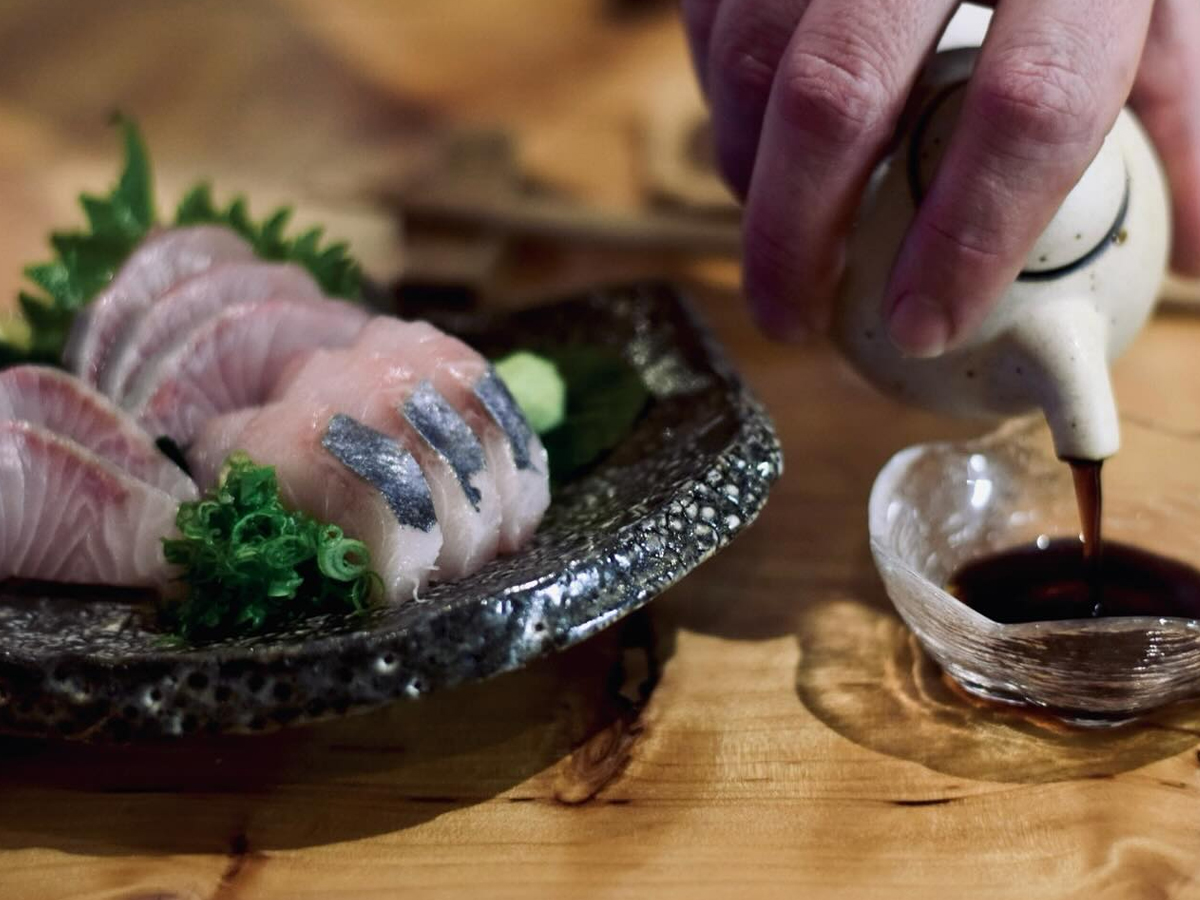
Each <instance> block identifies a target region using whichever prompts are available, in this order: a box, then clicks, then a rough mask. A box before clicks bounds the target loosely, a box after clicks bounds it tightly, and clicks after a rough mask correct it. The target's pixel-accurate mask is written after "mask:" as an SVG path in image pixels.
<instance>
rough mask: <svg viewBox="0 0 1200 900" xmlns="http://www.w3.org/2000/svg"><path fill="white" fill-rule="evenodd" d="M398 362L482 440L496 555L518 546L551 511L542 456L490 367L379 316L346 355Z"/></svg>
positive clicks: (436, 335)
mask: <svg viewBox="0 0 1200 900" xmlns="http://www.w3.org/2000/svg"><path fill="white" fill-rule="evenodd" d="M350 352H351V353H352V354H354V355H356V356H360V357H363V358H366V357H370V356H379V357H382V358H386V359H392V360H396V361H398V362H397V364H402V365H403V366H405V367H408V368H410V369H411V370H413V371H415V372H419V373H421V375H422V376H423V377H424V378H427V379H428V380H429V381H430V383H431V384H432V385H433V387H434V388H435V389H436V390H437V391H438V393H440V394H441V395H442V396H443V397H445V398H446V399H447V400H448V401H450V403H451V404H452V405H453V406H454V407H455V408H456V409H457V410H458V411H459V413H460V414H462V416H463V418H464V419H466V421H467V424H468V425H470V426H471V428H472V430H473V431H474V432H475V434H476V435H477V436H478V437H479V440H480V443H482V444H483V449H484V454H485V456H486V458H487V467H488V469H489V471H490V472H491V473H492V476H493V477H494V478H495V480H496V488H497V491H498V492H499V494H500V508H501V522H500V551H501V552H502V553H508V552H512V551H514V550H517V549H519V548H520V547H522V546H523V545H524V544H525V543H526V542H527V541H528V540H529V539H530V538H531V537H532V536H533V533H534V532H535V531H536V530H537V527H538V525H539V524H540V522H541V520H542V516H543V515H544V514H545V512H546V508H547V507H548V506H549V505H550V469H549V463H548V460H547V457H546V449H545V447H543V446H542V442H541V441H540V440H539V439H538V437H537V435H536V434H534V433H533V430H532V429H531V428H530V427H529V424H528V423H527V422H526V421H525V417H524V415H523V414H522V413H521V410H520V407H518V406H517V404H516V401H515V400H513V398H512V395H511V394H509V392H508V389H507V388H506V387H505V386H504V382H503V381H501V380H500V377H499V376H498V375H496V373H495V371H494V370H493V369H492V367H491V366H490V365H489V364H488V362H487V360H485V359H484V358H483V357H481V356H480V355H479V354H478V353H476V352H475V351H474V350H472V349H471V348H470V347H468V346H467V345H466V344H464V343H463V342H462V341H460V340H458V339H456V338H453V337H451V336H449V335H447V334H444V333H442V332H441V331H438V330H437V329H436V328H434V327H433V326H432V325H429V324H428V323H426V322H403V321H401V320H399V319H391V318H386V317H379V318H376V319H374V320H372V321H371V323H370V324H368V325H367V327H366V328H364V329H363V331H362V334H361V335H360V336H359V337H358V339H357V340H356V341H355V342H354V344H353V345H352V346H351V348H350Z"/></svg>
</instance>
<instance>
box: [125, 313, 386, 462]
mask: <svg viewBox="0 0 1200 900" xmlns="http://www.w3.org/2000/svg"><path fill="white" fill-rule="evenodd" d="M368 318H369V316H368V314H367V313H366V312H365V311H364V310H362V309H360V308H359V307H356V306H352V305H351V304H349V303H344V302H342V301H338V300H306V301H296V300H283V299H275V300H264V301H262V302H261V303H247V304H238V305H236V306H230V307H226V308H225V309H224V310H222V311H221V313H220V314H219V315H217V316H215V317H214V318H212V319H209V320H208V321H207V322H205V323H204V324H203V325H201V326H200V327H199V328H197V329H195V330H194V331H192V333H191V334H190V335H189V336H188V338H187V340H186V341H184V342H183V343H182V344H181V345H180V346H178V347H176V348H175V349H174V350H172V351H171V353H170V354H168V355H167V356H166V357H165V358H164V359H163V360H162V361H161V362H160V363H159V364H158V365H157V366H155V367H154V368H153V370H150V371H148V372H147V373H146V377H145V378H144V379H143V380H142V381H141V382H140V383H139V384H137V385H135V386H133V388H132V389H131V392H130V395H129V400H128V409H129V410H130V412H131V413H132V415H133V417H134V418H135V419H137V421H138V422H139V423H140V424H141V426H142V427H143V428H145V429H146V430H147V431H148V432H150V434H151V435H153V436H155V437H158V436H162V435H165V436H166V437H169V438H171V440H173V441H174V442H175V443H176V444H178V445H179V446H180V447H186V446H187V445H188V444H189V443H191V441H192V439H193V438H194V437H195V436H196V434H197V433H198V432H199V430H200V428H201V426H202V425H203V424H204V423H205V422H206V421H208V420H209V419H211V418H213V417H214V416H218V415H220V414H221V413H226V412H232V411H234V410H237V409H244V408H246V407H248V406H257V405H259V404H261V403H262V402H263V400H264V399H265V398H266V397H267V395H268V393H269V392H270V390H271V387H272V385H273V384H274V383H275V380H276V379H277V378H278V377H279V373H280V371H281V370H282V369H283V368H284V367H285V366H286V365H287V364H288V362H289V361H290V360H291V359H293V358H294V357H295V356H297V355H298V354H301V353H307V352H309V351H311V350H313V349H315V348H317V347H338V346H344V345H346V344H349V343H350V342H351V341H352V340H354V337H355V336H356V335H357V334H358V332H359V331H360V330H361V329H362V327H363V324H364V323H365V322H366V321H367V319H368Z"/></svg>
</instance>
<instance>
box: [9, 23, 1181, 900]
mask: <svg viewBox="0 0 1200 900" xmlns="http://www.w3.org/2000/svg"><path fill="white" fill-rule="evenodd" d="M689 79H690V72H689V70H688V67H687V62H686V58H685V54H684V45H683V41H682V37H681V34H680V31H679V28H678V24H677V22H676V21H675V20H674V11H673V5H672V4H662V3H652V2H643V3H638V2H624V3H616V2H594V0H527V2H518V0H469V2H468V0H453V2H446V0H405V2H403V3H397V2H393V0H341V2H339V3H337V4H332V3H325V2H322V0H275V2H267V0H196V2H192V3H188V4H182V3H162V2H157V3H156V2H153V0H113V2H110V3H104V4H80V3H77V2H70V0H29V2H16V0H9V2H7V3H4V4H2V5H0V225H3V226H5V227H4V228H3V233H4V236H5V240H4V241H3V242H2V243H0V291H2V292H3V296H5V297H7V296H9V295H11V294H12V293H14V292H15V289H16V287H17V285H18V283H19V280H20V266H21V265H22V264H23V263H24V262H26V261H28V260H31V259H36V258H38V256H39V254H41V253H42V252H43V240H44V232H45V231H46V230H48V229H49V228H50V227H51V226H54V225H58V226H63V225H69V224H71V223H73V222H75V221H77V214H76V212H75V211H74V208H73V206H72V204H73V196H74V194H75V193H76V191H77V190H78V189H79V188H80V187H85V186H89V185H90V186H95V187H100V186H102V185H103V184H105V183H107V182H108V181H109V180H110V179H111V174H110V173H111V172H112V168H113V160H114V157H115V142H114V140H113V137H112V134H111V132H110V130H109V129H108V128H107V126H106V125H105V119H106V116H107V115H108V113H109V112H110V111H111V110H112V109H114V108H120V109H124V110H127V111H130V112H132V113H134V114H135V115H137V116H138V117H139V118H140V120H141V121H142V123H143V126H144V128H145V131H146V133H147V136H148V138H149V140H150V142H151V146H152V149H153V151H154V154H155V156H156V158H157V159H158V161H159V171H160V173H161V177H160V187H161V196H162V197H163V199H164V201H166V200H169V199H170V198H172V197H177V196H178V194H179V190H180V188H182V187H183V186H184V182H185V181H186V180H187V179H188V178H190V177H191V176H192V175H194V174H197V173H202V174H208V175H211V176H213V177H214V179H215V180H216V181H217V183H218V185H222V186H227V187H228V189H229V190H232V189H234V188H247V189H250V190H252V192H253V195H254V196H255V197H256V198H263V202H264V203H265V202H267V201H270V200H274V199H276V198H279V197H288V196H291V197H293V198H295V200H296V201H297V202H298V205H299V207H300V210H301V212H302V213H303V215H304V216H306V217H308V218H310V219H313V220H316V219H320V220H323V221H327V222H329V223H330V226H331V230H332V231H334V232H335V233H337V234H341V235H345V236H348V237H350V238H352V239H353V241H354V243H355V246H356V248H357V249H358V251H359V252H360V253H361V255H362V256H363V258H364V259H365V260H366V261H367V264H368V266H369V267H370V268H371V270H372V271H373V272H376V273H380V274H386V273H390V272H391V271H393V270H394V269H395V268H396V267H397V265H398V262H399V260H401V259H402V258H403V252H402V250H401V246H400V242H399V241H400V232H399V229H398V228H397V224H396V221H395V218H394V216H393V215H391V214H390V213H389V210H388V207H387V204H386V203H384V202H382V201H381V200H380V198H381V197H383V196H385V195H386V194H387V191H388V187H389V185H393V184H394V183H395V182H396V180H397V179H399V178H401V177H402V176H403V173H404V172H405V170H406V167H408V166H410V165H411V164H412V160H413V159H414V158H415V156H416V155H419V154H418V152H417V151H418V150H419V149H420V148H421V147H422V146H424V145H425V143H426V142H427V141H428V139H429V137H430V135H434V134H438V133H444V132H445V131H446V130H447V129H450V128H457V127H460V126H463V125H497V124H499V125H503V126H504V127H505V128H507V129H509V130H511V132H512V133H513V135H514V136H515V138H516V140H517V142H518V149H519V157H520V160H521V163H522V165H523V166H524V167H526V168H527V170H528V171H529V172H531V173H534V174H535V175H536V176H537V177H538V178H539V179H540V180H542V181H544V182H545V183H547V184H550V185H553V186H554V187H556V188H557V189H559V190H561V191H563V192H567V193H570V194H571V195H573V196H574V197H577V198H579V199H580V200H581V201H583V202H586V203H589V204H593V205H596V206H599V207H603V208H606V209H616V210H619V209H630V208H633V207H635V206H636V205H637V204H638V203H639V197H640V193H639V190H640V189H639V186H638V184H639V182H638V171H637V170H638V162H637V151H636V149H635V146H636V141H635V140H634V138H633V136H634V133H635V132H636V130H637V127H638V122H639V121H640V119H639V116H640V115H641V110H643V108H644V106H645V104H646V102H647V98H648V97H652V96H655V95H656V92H661V91H664V90H674V91H678V92H681V93H680V96H684V95H685V94H686V92H688V91H691V90H694V89H693V88H691V87H690V80H689ZM523 266H524V267H523V268H522V269H521V273H522V276H523V279H524V280H523V283H524V284H525V285H526V286H527V287H528V286H529V285H534V286H536V287H537V288H539V289H544V290H547V291H551V290H555V289H558V288H559V287H563V286H567V285H571V284H578V283H581V282H586V281H587V280H589V279H592V278H596V277H606V278H613V277H618V276H625V275H630V276H632V275H640V274H648V273H656V274H666V275H669V276H671V277H677V278H681V279H687V280H688V281H689V282H690V283H691V284H693V285H694V286H695V289H696V293H697V296H698V297H700V298H701V303H702V308H703V311H704V314H705V315H706V317H707V318H708V319H709V321H710V322H711V323H712V324H713V325H714V327H715V328H716V330H717V332H718V334H719V335H720V337H721V338H722V339H723V340H724V341H725V342H726V343H727V345H728V346H729V347H730V348H731V350H732V352H733V354H734V356H735V357H736V358H737V359H738V360H739V362H740V364H741V366H742V369H743V371H744V372H745V374H746V377H747V378H748V380H749V381H750V382H751V384H752V385H753V386H754V387H755V389H756V390H757V391H758V392H759V393H760V395H761V396H762V397H763V399H764V400H765V401H766V402H767V404H768V405H769V406H770V408H771V409H772V410H773V412H774V415H775V417H776V421H777V423H778V427H779V431H780V435H781V438H782V440H783V444H784V448H785V453H786V458H787V472H786V474H785V476H784V477H783V479H782V481H781V482H780V483H779V485H778V487H777V488H776V490H775V492H774V494H773V495H772V499H771V502H770V504H769V506H768V508H767V509H766V511H765V512H764V513H763V515H762V516H761V518H760V520H759V521H758V523H757V524H756V525H755V526H754V527H753V529H751V530H750V531H749V532H748V533H747V534H746V535H745V536H744V537H742V538H741V539H739V540H738V541H737V542H736V543H735V544H734V545H733V546H731V547H730V548H729V549H728V550H727V551H725V552H724V553H722V554H721V555H720V556H719V557H718V558H716V559H714V560H713V561H711V562H710V563H708V564H706V565H705V567H704V568H703V569H702V571H701V572H700V573H698V574H697V575H695V576H693V577H691V578H688V579H686V580H685V581H684V582H683V583H682V584H680V585H679V586H677V587H676V588H674V589H672V590H671V591H670V592H668V593H667V594H666V595H664V596H663V597H662V598H660V599H659V600H657V601H655V602H654V603H653V604H652V605H651V607H649V609H648V610H647V612H646V613H645V614H644V615H639V616H635V617H633V618H632V619H630V620H629V621H628V622H627V623H626V624H625V625H623V626H618V627H614V628H612V629H610V630H609V631H608V632H606V633H604V634H602V635H601V636H599V637H597V638H595V639H593V640H592V641H590V642H588V643H586V644H584V645H581V646H579V647H577V648H575V649H573V650H571V651H569V652H567V653H564V654H561V655H559V656H556V657H554V658H550V659H546V660H543V661H542V662H540V663H538V664H536V665H533V666H531V667H530V668H528V669H526V670H524V671H521V672H517V673H514V674H511V675H507V676H503V677H500V678H497V679H495V680H493V681H491V682H488V683H484V684H479V685H474V686H470V687H467V688H464V689H460V690H455V691H451V692H447V693H445V694H443V695H440V696H434V697H431V698H429V699H428V700H423V701H420V702H417V703H408V704H402V705H399V706H396V707H393V708H391V709H389V710H386V711H384V712H381V713H378V714H373V715H368V716H363V717H359V718H353V719H348V720H344V721H338V722H331V723H328V724H324V725H320V726H315V727H307V728H301V729H296V730H291V731H285V732H281V733H278V734H275V735H270V736H265V737H258V738H227V739H209V740H203V741H196V742H188V743H181V744H175V745H165V746H155V747H137V748H128V747H126V748H88V747H78V746H59V745H54V746H43V745H39V744H35V743H29V742H22V741H12V740H4V741H0V896H2V897H4V898H6V900H43V898H45V900H49V898H67V897H69V898H97V900H98V898H105V900H118V898H119V900H151V898H158V900H167V898H170V900H200V898H223V900H230V898H235V897H236V898H240V900H250V898H255V900H257V898H280V900H283V898H286V900H293V898H322V900H326V898H384V897H395V896H421V897H425V896H429V897H439V896H444V897H458V896H488V897H491V896H497V897H521V898H530V897H543V896H544V897H563V896H570V897H581V898H582V897H624V896H628V897H645V896H648V895H651V893H653V894H654V895H655V896H671V897H686V898H704V897H727V896H753V897H763V898H768V897H775V896H779V897H796V896H803V897H817V896H836V897H839V898H850V897H912V896H947V897H960V896H968V895H970V896H973V897H1023V898H1042V897H1046V898H1061V897H1069V896H1080V897H1099V896H1139V897H1140V896H1152V897H1168V896H1170V897H1176V896H1180V897H1182V896H1193V895H1195V896H1200V887H1198V886H1197V883H1196V881H1195V879H1194V877H1193V876H1194V874H1195V873H1196V871H1197V869H1198V867H1200V863H1197V859H1198V858H1200V856H1198V853H1200V824H1197V823H1198V821H1200V820H1198V819H1197V810H1198V807H1200V794H1198V791H1200V771H1198V759H1197V753H1196V746H1197V736H1198V735H1200V730H1198V729H1200V714H1198V713H1197V712H1196V711H1195V710H1187V709H1180V710H1173V711H1169V712H1164V713H1162V714H1160V715H1158V716H1156V717H1154V718H1153V719H1152V720H1151V721H1148V722H1146V723H1144V724H1142V725H1139V726H1136V727H1133V728H1128V729H1122V730H1119V731H1114V732H1109V733H1079V732H1069V731H1061V730H1055V729H1052V728H1048V727H1046V726H1045V725H1044V724H1040V723H1037V722H1032V721H1026V720H1025V719H1023V718H1021V717H1019V716H1016V715H1014V714H1011V713H1008V714H1006V713H1000V712H997V711H995V710H992V709H984V708H979V707H977V706H975V705H972V704H970V703H968V702H966V701H964V700H963V699H961V698H960V697H959V696H958V695H957V694H956V693H955V692H954V691H953V690H951V688H950V687H948V686H947V684H946V683H945V682H943V681H942V679H941V677H940V676H939V674H938V673H937V671H936V669H935V667H933V666H932V665H931V664H930V662H929V661H928V660H927V659H926V658H925V657H924V656H923V655H922V654H921V653H920V652H919V650H918V649H917V648H916V647H915V646H914V643H913V640H912V638H911V636H910V635H909V634H908V632H907V631H906V630H905V628H904V627H903V626H902V625H901V623H900V622H899V620H898V619H897V617H896V615H895V614H894V613H893V612H892V610H891V608H890V606H889V605H888V603H887V600H886V597H885V596H884V595H883V592H882V588H881V586H880V584H879V582H878V580H877V578H876V575H875V573H874V571H873V568H872V566H871V563H870V559H869V555H868V551H867V544H866V538H865V531H866V498H867V493H868V490H869V487H870V484H871V481H872V478H873V477H874V475H875V473H876V472H877V471H878V469H879V467H880V466H881V465H882V464H883V462H884V461H885V460H886V459H887V458H888V456H889V455H890V454H891V453H893V452H895V451H896V450H897V449H899V448H900V447H902V446H905V445H907V444H910V443H912V442H915V441H920V440H926V439H930V438H933V437H945V436H955V435H963V434H967V433H968V432H969V431H970V429H969V427H968V426H965V425H962V424H959V423H952V422H947V421H945V420H940V419H937V418H934V417H932V416H929V415H925V414H923V413H919V412H915V411H911V410H906V409H901V408H899V407H897V406H895V405H893V404H892V403H890V402H889V401H887V400H884V399H882V398H880V397H878V396H876V395H875V394H873V393H872V392H871V391H870V390H868V389H867V388H866V387H865V386H864V385H863V384H862V383H861V382H860V381H859V380H858V379H857V378H856V377H855V376H853V375H852V374H851V373H850V372H849V371H848V370H847V369H846V368H845V367H844V366H843V365H842V364H841V363H840V362H839V361H838V360H837V359H836V358H835V357H834V355H833V354H832V353H831V352H830V351H829V350H828V348H826V347H824V346H821V345H814V346H808V347H801V348H783V347H777V346H773V345H771V344H769V343H767V342H766V341H764V340H763V339H761V338H760V337H759V336H758V335H756V333H755V332H754V330H753V329H752V328H751V326H750V324H749V323H748V321H747V318H746V316H745V315H744V313H743V310H742V308H741V305H740V303H739V302H738V299H737V297H736V293H735V292H734V291H733V290H732V289H731V285H732V284H734V283H735V282H736V267H735V266H734V265H732V264H731V263H729V262H725V263H721V262H713V261H703V260H695V259H692V258H688V257H686V256H684V255H681V254H666V253H662V252H657V253H653V252H647V251H643V252H631V251H620V250H616V249H612V248H609V249H607V250H604V251H602V252H601V251H597V250H595V249H593V248H588V247H586V246H577V247H574V248H569V249H560V250H559V251H558V252H555V253H551V254H546V253H544V252H543V253H542V254H540V255H536V254H535V258H533V259H530V260H528V261H527V262H526V263H524V264H523ZM517 281H521V279H517ZM503 294H504V291H503V290H498V291H497V292H496V295H497V296H498V297H501V298H502V295H503ZM1197 346H1200V322H1198V321H1196V320H1195V319H1193V318H1189V317H1184V316H1175V317H1168V316H1160V317H1159V318H1157V319H1156V320H1155V321H1154V322H1153V323H1152V325H1151V327H1150V328H1149V329H1148V331H1147V333H1146V334H1145V335H1144V337H1143V338H1142V339H1141V340H1140V341H1139V343H1138V344H1137V345H1136V347H1135V348H1134V349H1133V350H1132V352H1131V353H1130V354H1129V355H1128V357H1127V358H1126V359H1124V360H1123V361H1122V362H1121V363H1120V364H1119V366H1118V368H1117V389H1118V392H1119V395H1120V401H1121V403H1122V405H1123V408H1124V409H1126V410H1127V411H1129V412H1132V413H1135V414H1137V415H1139V416H1141V417H1143V418H1149V419H1152V420H1157V421H1167V420H1169V421H1170V422H1171V423H1172V424H1173V425H1174V426H1176V427H1180V428H1197V427H1200V391H1186V392H1185V391H1182V390H1172V388H1174V387H1175V386H1177V385H1194V384H1196V379H1197V377H1198V376H1200V354H1197V353H1196V352H1195V347H1197Z"/></svg>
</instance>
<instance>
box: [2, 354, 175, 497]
mask: <svg viewBox="0 0 1200 900" xmlns="http://www.w3.org/2000/svg"><path fill="white" fill-rule="evenodd" d="M0 420H17V421H21V422H27V423H29V424H31V425H37V426H40V427H42V428H45V429H47V430H49V431H52V432H54V433H55V434H58V435H61V436H62V437H64V438H67V439H68V440H72V441H74V442H75V443H77V444H80V445H81V446H83V447H84V448H85V449H87V450H90V451H91V452H92V453H94V454H96V455H97V456H99V457H101V458H102V459H105V460H107V461H108V462H110V463H112V464H113V465H115V466H117V467H118V468H120V469H123V470H124V471H126V472H128V473H129V474H130V475H131V476H133V477H134V478H139V479H141V480H142V481H144V482H146V483H147V484H150V485H152V486H154V487H156V488H159V489H160V490H163V491H166V492H167V493H168V494H170V495H171V496H173V497H175V498H176V499H177V500H192V499H195V497H196V494H197V492H196V485H195V483H194V482H193V481H192V479H191V478H189V477H188V476H187V474H186V473H185V472H184V471H183V470H182V469H180V468H179V466H177V465H175V464H174V463H173V462H171V460H169V459H167V457H166V456H164V455H163V454H162V453H161V452H160V451H159V449H158V448H157V447H156V446H155V445H154V441H152V440H151V439H150V436H149V435H148V434H146V432H145V431H143V430H142V429H141V428H139V427H138V425H137V423H135V422H134V421H133V420H132V419H131V418H129V416H127V415H126V414H125V413H123V412H122V411H121V410H119V409H118V408H117V407H116V406H114V405H113V404H112V403H110V402H109V401H108V399H107V398H106V397H104V396H103V395H101V394H100V393H98V392H97V391H95V390H93V389H91V388H89V387H88V386H87V385H85V384H84V383H83V382H82V381H80V380H79V379H78V378H75V377H73V376H71V375H68V374H67V373H66V372H61V371H59V370H58V369H50V368H45V367H42V366H17V367H15V368H11V369H5V370H4V371H3V372H0Z"/></svg>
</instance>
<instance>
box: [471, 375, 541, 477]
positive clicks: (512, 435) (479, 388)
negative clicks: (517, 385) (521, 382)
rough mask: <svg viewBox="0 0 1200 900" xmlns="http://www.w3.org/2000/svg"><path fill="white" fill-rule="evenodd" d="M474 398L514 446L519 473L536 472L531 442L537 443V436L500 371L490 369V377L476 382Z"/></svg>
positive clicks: (486, 376)
mask: <svg viewBox="0 0 1200 900" xmlns="http://www.w3.org/2000/svg"><path fill="white" fill-rule="evenodd" d="M474 394H475V396H476V397H478V398H479V402H480V403H482V404H483V408H484V409H485V410H486V411H487V414H488V415H489V416H490V417H491V419H492V421H493V422H495V423H496V424H497V425H498V426H500V430H501V431H503V432H504V436H505V437H507V438H508V442H509V444H510V445H512V452H513V462H514V463H515V464H516V466H517V468H518V469H533V468H534V465H533V460H532V459H531V458H530V456H529V442H530V441H531V440H533V432H532V431H531V430H530V428H529V423H528V422H526V421H525V416H524V415H522V413H521V408H520V407H519V406H517V401H516V400H514V399H513V396H512V394H510V393H509V391H508V388H507V387H506V386H505V384H504V382H503V381H502V380H501V378H500V376H499V375H497V374H496V370H495V369H493V368H491V367H490V366H489V367H488V371H487V374H486V375H484V376H483V377H482V378H480V379H479V380H478V381H477V382H475V387H474Z"/></svg>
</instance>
